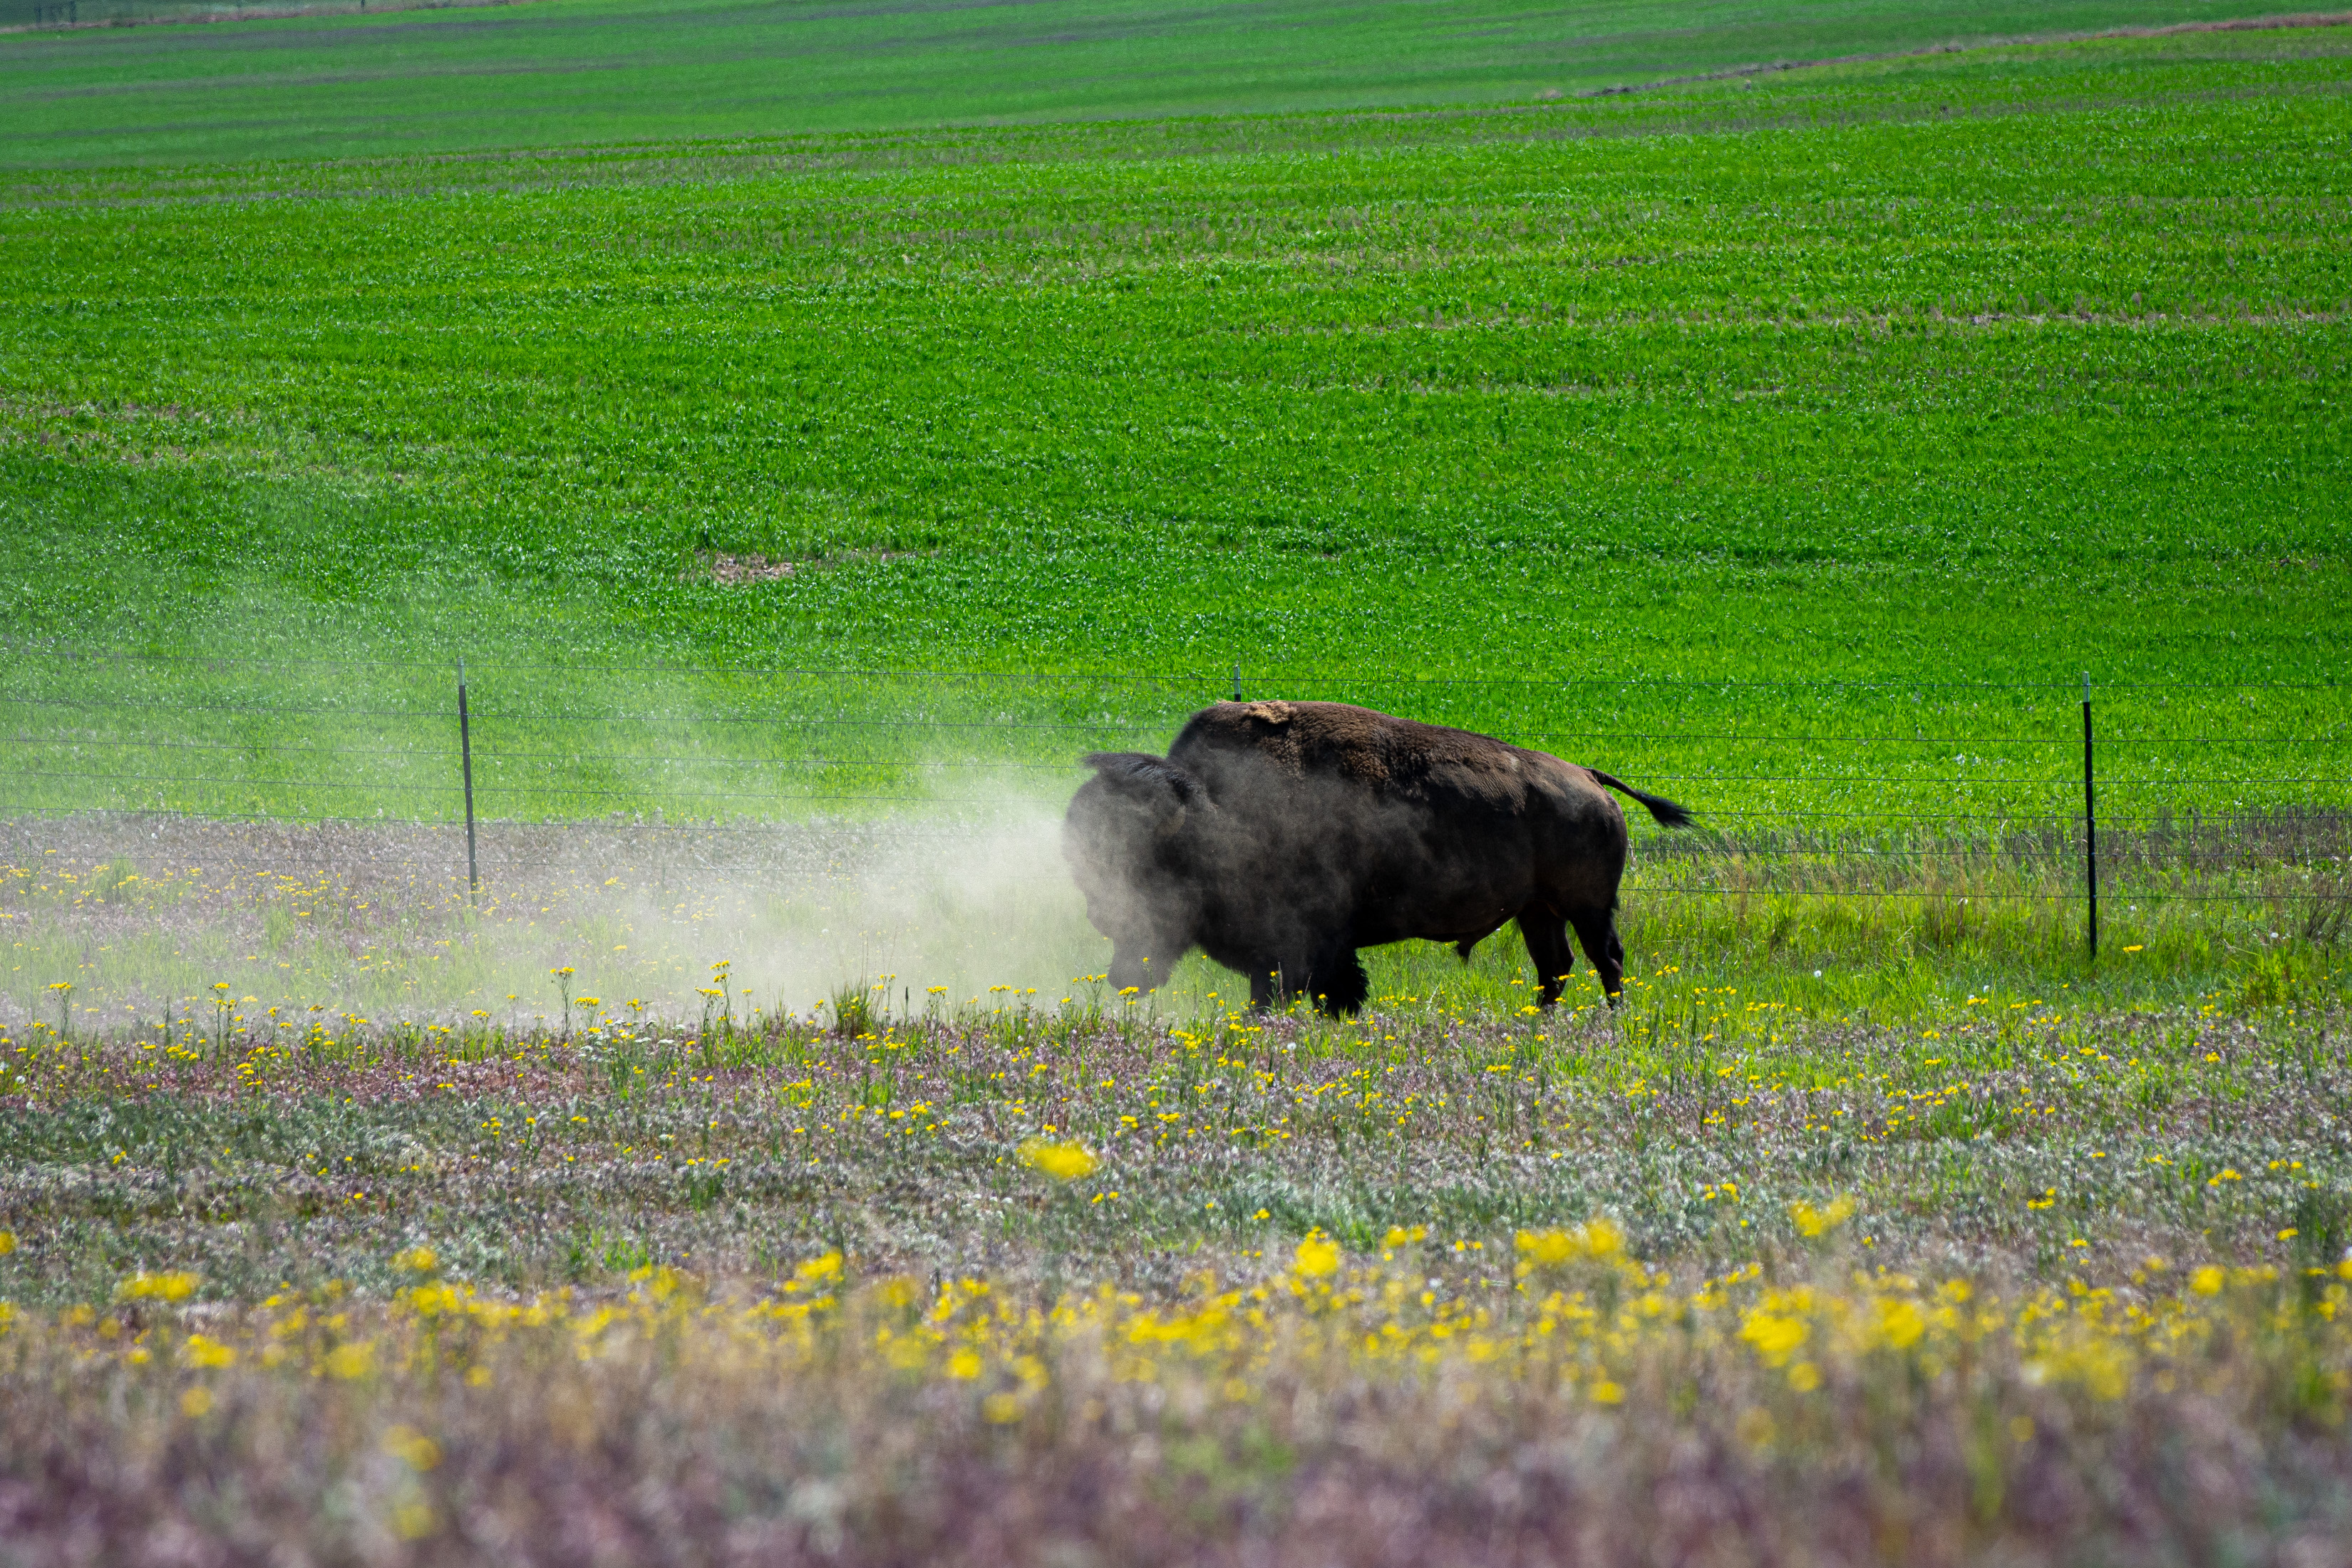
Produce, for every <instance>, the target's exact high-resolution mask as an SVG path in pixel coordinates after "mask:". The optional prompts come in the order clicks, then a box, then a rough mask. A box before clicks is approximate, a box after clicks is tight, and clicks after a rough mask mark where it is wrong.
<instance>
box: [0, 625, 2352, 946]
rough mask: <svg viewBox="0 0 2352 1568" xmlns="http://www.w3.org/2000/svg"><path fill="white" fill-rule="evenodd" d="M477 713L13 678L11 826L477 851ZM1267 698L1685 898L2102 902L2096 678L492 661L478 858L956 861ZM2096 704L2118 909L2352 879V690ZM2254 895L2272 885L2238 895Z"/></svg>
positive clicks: (436, 693)
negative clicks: (649, 837) (584, 837)
mask: <svg viewBox="0 0 2352 1568" xmlns="http://www.w3.org/2000/svg"><path fill="white" fill-rule="evenodd" d="M1237 694H1238V695H1241V696H1243V697H1244V698H1245V699H1249V700H1255V699H1261V698H1267V699H1271V698H1287V699H1293V700H1339V701H1351V702H1357V703H1360V704H1362V705H1364V706H1368V707H1373V708H1378V709H1381V710H1385V711H1389V712H1394V713H1399V714H1402V715H1403V716H1406V717H1411V718H1416V719H1422V720H1425V721H1430V722H1433V723H1442V724H1450V725H1455V726H1458V727H1461V728H1465V729H1471V730H1476V731H1481V732H1484V733H1489V734H1495V735H1498V736H1501V737H1502V738H1504V739H1506V740H1509V741H1513V742H1518V743H1521V744H1525V745H1528V746H1532V747H1536V748H1538V749H1541V750H1546V751H1552V752H1557V753H1558V754H1560V755H1562V756H1565V757H1567V758H1569V760H1570V761H1573V762H1579V763H1587V764H1590V765H1591V766H1595V767H1599V768H1601V769H1604V770H1605V771H1607V772H1610V773H1614V774H1616V775H1617V776H1619V777H1621V778H1623V779H1625V780H1627V781H1628V782H1629V783H1631V784H1635V785H1637V786H1640V787H1643V788H1646V789H1650V790H1653V791H1654V792H1656V793H1661V794H1668V795H1673V796H1674V797H1675V798H1676V799H1677V800H1679V801H1680V802H1681V803H1682V804H1683V805H1686V806H1688V807H1690V808H1691V809H1692V810H1693V811H1694V812H1695V813H1696V817H1697V820H1698V824H1699V826H1698V828H1697V829H1696V831H1694V832H1689V833H1679V834H1661V833H1659V832H1657V831H1655V830H1654V829H1653V828H1652V827H1651V826H1650V825H1649V824H1648V822H1647V820H1646V818H1645V816H1643V814H1642V813H1641V812H1639V811H1638V810H1634V811H1632V812H1631V813H1630V814H1629V815H1630V816H1631V817H1632V818H1633V822H1634V824H1635V826H1636V830H1637V835H1638V837H1640V839H1641V847H1640V849H1639V851H1638V852H1637V858H1636V870H1635V877H1636V884H1637V885H1638V886H1642V887H1643V888H1645V889H1647V890H1649V891H1653V892H1658V893H1675V894H1689V895H1693V896H1707V897H1722V896H1734V895H1744V894H1752V893H1756V892H1759V891H1771V892H1774V893H1778V894H1784V895H1788V896H1796V897H1888V898H1906V899H1924V898H1945V897H1969V898H1982V899H2000V900H2079V899H2082V898H2084V896H2086V893H2087V887H2084V886H2073V885H2068V884H2066V882H2065V879H2064V877H2063V875H2061V874H2060V873H2063V870H2064V868H2066V867H2068V866H2069V865H2074V866H2080V867H2082V868H2083V869H2084V872H2085V873H2086V874H2087V870H2088V855H2089V850H2090V845H2089V842H2088V827H2089V824H2088V823H2087V821H2086V818H2085V815H2084V781H2083V767H2084V755H2083V734H2082V693H2081V689H2080V687H2079V684H2078V683H2074V682H2066V683H2060V682H1952V681H1934V682H1930V681H1914V680H1906V679H1842V680H1820V681H1805V680H1773V681H1734V680H1717V679H1658V678H1653V677H1645V676H1644V677H1633V678H1626V679H1615V678H1611V677H1608V676H1605V675H1599V676H1585V677H1580V678H1578V679H1563V680H1551V679H1541V678H1537V677H1525V678H1521V677H1511V678H1496V679H1459V678H1454V677H1423V676H1418V675H1413V674H1409V673H1388V672H1378V671H1361V670H1352V671H1332V672H1323V673H1318V672H1312V671H1307V672H1301V671H1288V672H1285V673H1283V674H1281V675H1279V676H1273V675H1269V676H1265V677H1254V676H1252V675H1250V674H1249V672H1247V671H1246V670H1232V669H1225V670H1213V671H1193V672H1157V673H1133V672H1119V671H1111V672H1091V673H1089V672H1080V673H1031V672H1018V671H961V672H959V671H893V670H841V669H814V668H787V667H778V668H691V667H685V666H674V665H665V664H658V663H647V664H641V665H626V666H593V667H592V666H568V665H541V664H516V665H508V666H495V665H493V666H483V665H476V666H474V667H473V668H472V669H471V670H470V672H469V679H468V692H467V695H468V703H469V716H470V726H469V727H470V740H471V752H472V758H471V760H472V779H473V786H472V805H473V807H474V810H475V812H476V814H477V816H478V818H479V819H480V826H479V834H480V837H481V840H482V854H481V863H482V865H483V866H484V868H486V869H489V870H492V871H495V872H503V871H506V870H520V869H526V868H541V867H546V866H551V865H555V864H558V863H559V862H560V859H561V858H560V857H551V856H550V855H549V854H547V853H546V852H545V851H544V849H543V848H540V849H535V850H534V852H533V853H532V854H530V856H528V857H524V858H508V857H505V856H502V855H501V853H500V850H499V845H500V843H501V837H502V835H508V836H514V835H517V834H519V832H520V829H522V828H523V827H525V826H529V827H530V828H532V829H534V830H536V829H540V828H544V827H548V826H561V825H562V824H564V823H567V822H578V823H594V824H597V825H599V826H615V825H621V826H632V827H639V826H641V827H643V828H644V829H646V831H647V832H648V833H650V834H654V835H659V836H669V835H676V836H679V837H680V839H681V841H685V840H690V839H693V838H695V837H698V836H699V837H702V838H703V839H705V840H707V841H708V842H711V843H716V844H729V843H732V844H738V845H745V844H750V843H751V842H753V841H754V840H757V839H759V838H760V837H761V835H771V836H772V835H773V834H775V833H777V832H779V831H781V830H784V829H788V828H791V829H805V828H810V827H813V826H823V827H826V828H827V830H829V831H836V832H840V831H852V830H854V829H855V828H856V826H857V825H859V824H871V823H874V822H878V821H888V822H890V823H892V824H893V825H894V827H893V831H903V832H927V833H938V834H940V835H943V836H947V835H952V834H953V833H956V832H960V831H966V830H968V829H969V827H970V826H971V825H972V824H974V823H976V822H981V821H983V820H986V819H988V818H989V817H991V816H995V815H1002V814H1003V813H1005V812H1007V811H1012V810H1024V811H1028V812H1030V813H1032V814H1034V813H1035V812H1036V811H1039V810H1043V809H1056V808H1058V805H1059V803H1060V801H1062V800H1064V799H1066V797H1067V795H1068V793H1069V791H1070V790H1071V789H1072V788H1073V787H1075V786H1076V784H1077V783H1078V782H1080V781H1081V780H1082V779H1083V778H1084V777H1085V776H1086V774H1085V769H1084V767H1083V766H1082V764H1081V762H1080V759H1081V757H1082V756H1083V755H1084V754H1085V753H1086V752H1092V751H1149V752H1161V751H1164V750H1165V749H1166V747H1167V745H1168V743H1169V742H1170V741H1171V740H1172V739H1173V737H1174V735H1175V733H1176V731H1177V730H1178V729H1179V728H1180V727H1181V724H1182V723H1183V721H1185V719H1186V718H1187V717H1189V716H1190V715H1191V714H1192V712H1193V711H1195V710H1198V709H1200V708H1202V707H1204V706H1206V705H1208V704H1209V703H1211V702H1213V701H1216V700H1226V699H1231V698H1233V697H1234V696H1236V695H1237ZM2091 698H2092V705H2093V712H2094V715H2095V719H2096V727H2097V730H2098V734H2097V738H2096V741H2095V752H2094V755H2093V765H2094V772H2095V784H2096V816H2097V825H2098V832H2099V836H2100V838H2101V841H2102V842H2101V844H2100V847H2099V850H2098V857H2097V863H2098V865H2099V867H2100V868H2101V875H2102V877H2103V879H2105V878H2109V877H2116V876H2124V877H2133V878H2138V879H2141V880H2142V881H2143V882H2146V881H2148V880H2150V879H2162V878H2164V877H2167V876H2170V877H2173V878H2174V879H2176V880H2177V879H2179V878H2181V877H2188V876H2196V877H2200V878H2205V879H2209V880H2207V881H2206V882H2203V883H2200V885H2198V886H2195V887H2190V886H2187V885H2179V886H2175V887H2173V888H2172V889H2169V890H2168V891H2166V892H2165V893H2164V895H2163V896H2165V897H2167V898H2168V899H2172V900H2181V901H2190V900H2196V901H2214V902H2232V901H2235V902H2262V901H2265V900H2268V901H2272V902H2275V901H2276V900H2278V898H2279V897H2280V896H2281V894H2280V888H2281V886H2283V885H2284V883H2283V882H2282V879H2286V880H2287V881H2292V880H2293V879H2297V878H2300V879H2305V881H2309V880H2311V879H2329V878H2333V879H2339V880H2340V879H2342V878H2343V877H2344V876H2345V874H2346V867H2347V858H2352V847H2348V845H2352V835H2348V834H2347V823H2352V760H2347V751H2352V686H2345V685H2336V684H2329V683H2325V682H2313V681H2276V682H2252V683H2246V684H2242V685H2216V684H2210V683H2190V682H2182V683H2158V682H2146V681H2140V682H2119V683H2114V684H2111V685H2100V684H2096V683H2095V684H2094V685H2093V687H2092V690H2091ZM0 726H5V734H6V743H5V746H0V819H5V820H6V821H7V822H9V823H11V824H13V825H14V827H13V831H14V833H15V836H16V838H17V840H18V843H19V844H20V845H26V846H29V845H31V844H32V843H33V840H34V839H35V838H37V837H38V834H39V832H40V826H39V825H41V824H43V823H45V822H49V823H54V822H56V821H58V820H59V819H63V818H81V819H86V820H93V821H94V820H100V819H111V820H113V821H115V822H117V823H118V824H119V825H120V826H121V828H122V830H123V831H125V832H136V831H138V825H140V824H147V825H150V826H152V825H154V824H158V823H168V822H170V821H173V820H177V819H189V820H197V819H201V820H205V821H211V822H220V823H243V824H252V825H263V824H273V823H279V824H289V825H291V824H301V825H310V826H313V827H318V828H323V827H326V826H331V825H333V826H345V827H352V828H362V827H383V826H392V825H405V826H415V827H440V828H452V827H455V828H460V829H462V825H463V824H464V822H465V820H466V808H467V792H466V789H465V785H464V782H463V777H462V773H461V759H460V755H459V744H460V742H459V727H458V721H457V677H456V671H455V669H454V668H449V667H443V666H436V665H432V664H427V663H420V662H416V661H403V660H377V661H365V660H349V661H334V660H323V659H306V658H291V659H289V658H247V657H231V658H161V657H152V656H148V655H144V654H137V653H126V652H121V651H116V650H91V649H71V648H58V647H35V648H14V649H0ZM2110 756H2112V757H2113V758H2114V762H2115V765H2114V767H2113V768H2112V770H2110V769H2109V768H2108V767H2107V766H2106V761H2107V759H2108V758H2109V757H2110ZM524 837H530V839H531V842H532V843H533V844H534V845H538V844H539V843H540V837H539V836H538V835H537V834H536V833H535V832H534V833H533V834H531V835H528V836H524ZM451 842H453V843H455V844H456V846H457V847H456V849H455V850H454V853H455V855H456V856H457V863H458V864H460V865H462V855H463V851H462V837H459V838H457V839H456V840H453V841H451ZM435 843H436V845H438V844H442V840H438V839H436V840H435ZM291 848H292V846H291V845H290V844H289V849H291ZM439 852H442V853H448V852H451V851H449V850H448V849H447V848H446V846H445V847H444V848H443V849H442V850H441V851H439ZM333 863H334V862H331V861H330V862H326V863H322V864H333ZM285 864H286V865H287V867H288V868H289V869H290V868H299V867H301V866H302V865H304V864H306V863H305V862H302V861H299V860H294V859H289V860H288V861H286V862H285ZM2028 866H2032V867H2038V868H2042V871H2043V872H2045V873H2049V874H2048V875H2044V876H2043V877H2042V881H2041V883H2039V884H2038V885H2037V886H2038V888H2039V890H2034V889H2021V888H2017V887H2013V886H1995V885H1993V884H1994V882H1995V881H1997V880H1998V879H2000V876H2001V875H2002V874H2004V873H2005V872H2011V871H2015V870H2017V869H2018V868H2024V867H2028ZM1726 868H1736V869H1737V873H1738V874H1737V875H1736V876H1734V875H1731V874H1729V872H1727V870H1726ZM1693 871H1696V872H1698V873H1699V874H1698V875H1696V876H1692V875H1689V874H1688V873H1690V872H1693ZM1930 875H1932V876H1933V878H1934V879H1935V882H1936V885H1935V886H1934V887H1932V888H1930V887H1922V886H1918V885H1915V884H1916V881H1917V879H1919V878H1921V877H1923V876H1930ZM2233 876H2234V877H2235V878H2237V879H2238V880H2239V881H2240V882H2242V883H2245V884H2247V885H2243V886H2216V885H2213V883H2212V882H2211V881H2210V879H2214V878H2223V879H2226V878H2229V877H2233ZM1906 879H1908V880H1907V881H1906ZM2084 881H2087V875H2085V877H2084ZM1825 882H1826V883H1828V884H1830V885H1821V884H1822V883H1825ZM2257 882H2259V883H2261V884H2262V885H2260V886H2256V885H2252V884H2253V883H2257Z"/></svg>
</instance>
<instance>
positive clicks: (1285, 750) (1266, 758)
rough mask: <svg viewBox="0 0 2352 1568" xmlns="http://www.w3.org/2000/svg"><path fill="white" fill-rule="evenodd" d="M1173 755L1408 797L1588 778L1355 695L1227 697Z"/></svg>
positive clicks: (1209, 766) (1204, 714) (1210, 767)
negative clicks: (1339, 698) (1260, 766)
mask: <svg viewBox="0 0 2352 1568" xmlns="http://www.w3.org/2000/svg"><path fill="white" fill-rule="evenodd" d="M1168 755H1169V760H1170V761H1171V762H1175V763H1180V764H1181V765H1184V766H1188V767H1190V766H1193V765H1195V763H1197V764H1198V765H1199V766H1200V767H1201V768H1202V770H1203V771H1205V772H1209V773H1215V772H1217V771H1219V763H1218V762H1217V759H1218V758H1220V757H1225V758H1235V759H1238V758H1247V759H1249V760H1251V761H1253V762H1255V763H1265V764H1271V765H1273V766H1275V767H1276V768H1278V769H1280V770H1281V771H1282V772H1284V773H1289V774H1291V775H1293V776H1295V777H1298V778H1302V779H1305V778H1315V777H1322V778H1336V779H1345V780H1349V781H1352V782H1354V783H1358V784H1363V785H1365V786H1367V787H1369V788H1371V789H1373V790H1375V791H1378V792H1380V793H1383V794H1388V793H1397V794H1403V795H1423V794H1427V793H1431V792H1435V793H1437V794H1440V795H1444V794H1453V793H1455V792H1467V793H1470V794H1473V795H1486V796H1490V797H1491V795H1493V794H1494V793H1496V792H1497V791H1499V792H1503V793H1506V794H1510V795H1517V794H1518V793H1519V792H1521V791H1524V790H1526V789H1528V788H1529V787H1531V786H1533V787H1546V786H1549V787H1550V788H1555V789H1557V788H1561V787H1566V788H1569V789H1570V790H1574V786H1575V784H1576V783H1577V782H1580V781H1572V780H1570V778H1569V776H1568V775H1569V773H1570V770H1569V767H1568V764H1566V763H1562V762H1560V761H1559V759H1558V758H1556V757H1551V756H1548V755H1546V754H1545V753H1543V752H1531V751H1528V750H1526V749H1525V748H1523V747H1519V746H1514V745H1512V744H1510V743H1509V742H1507V741H1498V740H1496V739H1495V738H1494V737H1493V736H1491V735H1480V734H1476V733H1475V732H1473V731H1468V730H1454V729H1448V728H1446V727H1445V726H1444V725H1440V724H1423V723H1422V722H1420V721H1417V720H1412V719H1400V718H1397V717H1396V716H1394V715H1393V714H1389V713H1381V712H1378V711H1376V710H1372V709H1370V708H1359V707H1357V706H1355V705H1354V704H1352V703H1348V702H1287V701H1275V700H1267V701H1257V702H1220V703H1218V704H1216V705H1215V706H1214V707H1212V708H1205V709H1202V710H1201V711H1200V712H1198V713H1195V714H1194V715H1193V716H1192V720H1191V721H1190V722H1188V723H1187V724H1186V725H1185V726H1184V729H1183V732H1182V733H1181V734H1179V735H1178V736H1177V737H1176V743H1175V744H1174V745H1172V746H1171V747H1170V748H1169V751H1168ZM1212 793H1213V792H1212Z"/></svg>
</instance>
